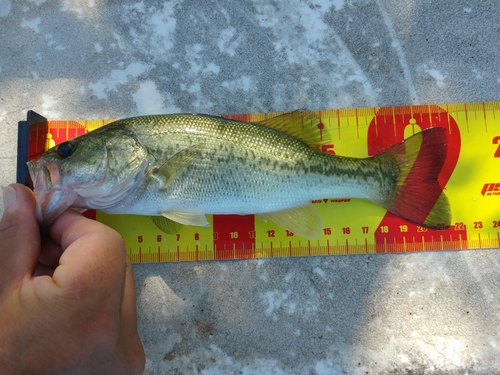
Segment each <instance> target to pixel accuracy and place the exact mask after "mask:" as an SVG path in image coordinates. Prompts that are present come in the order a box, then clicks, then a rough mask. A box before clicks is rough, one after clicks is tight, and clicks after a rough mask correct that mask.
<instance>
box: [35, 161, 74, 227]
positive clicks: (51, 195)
mask: <svg viewBox="0 0 500 375" xmlns="http://www.w3.org/2000/svg"><path fill="white" fill-rule="evenodd" d="M27 164H28V171H29V173H30V176H31V180H32V181H33V192H34V193H35V197H36V219H37V221H38V223H39V224H40V226H42V227H43V228H49V227H50V226H51V225H52V224H53V223H54V221H55V220H56V219H57V218H58V217H59V216H60V215H61V214H62V213H63V212H64V211H66V210H67V209H68V208H69V207H70V206H71V205H72V204H73V203H74V202H75V200H76V198H77V197H78V194H77V193H76V192H75V191H74V190H73V189H72V188H70V187H66V188H62V186H61V183H60V182H61V176H60V173H59V168H58V166H57V165H55V164H53V163H47V162H45V161H43V160H41V159H37V160H33V161H29V162H28V163H27Z"/></svg>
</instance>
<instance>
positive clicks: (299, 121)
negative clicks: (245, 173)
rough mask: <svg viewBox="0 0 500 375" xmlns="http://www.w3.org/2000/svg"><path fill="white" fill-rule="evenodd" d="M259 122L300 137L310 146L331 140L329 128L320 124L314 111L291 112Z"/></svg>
mask: <svg viewBox="0 0 500 375" xmlns="http://www.w3.org/2000/svg"><path fill="white" fill-rule="evenodd" d="M257 123H258V124H260V125H263V126H267V127H268V128H272V129H275V130H278V131H280V132H282V133H285V134H288V135H290V136H292V137H294V138H297V139H300V140H301V141H302V142H304V143H306V144H307V145H308V146H310V147H317V145H319V144H326V143H329V141H330V136H329V133H328V131H327V129H325V128H324V127H322V126H319V124H320V119H319V117H318V116H317V115H316V114H315V113H314V112H313V111H294V112H289V113H285V114H283V115H279V116H275V117H271V118H269V119H266V120H262V121H258V122H257Z"/></svg>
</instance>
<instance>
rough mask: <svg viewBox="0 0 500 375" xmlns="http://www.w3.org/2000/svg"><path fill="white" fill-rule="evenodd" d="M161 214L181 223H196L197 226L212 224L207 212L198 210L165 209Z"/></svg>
mask: <svg viewBox="0 0 500 375" xmlns="http://www.w3.org/2000/svg"><path fill="white" fill-rule="evenodd" d="M160 215H162V216H164V217H166V218H167V219H170V220H172V221H175V222H176V223H180V224H185V225H194V226H197V227H209V226H210V223H209V222H208V221H207V218H206V217H205V214H204V213H203V212H201V211H198V210H179V211H175V210H173V211H164V212H160Z"/></svg>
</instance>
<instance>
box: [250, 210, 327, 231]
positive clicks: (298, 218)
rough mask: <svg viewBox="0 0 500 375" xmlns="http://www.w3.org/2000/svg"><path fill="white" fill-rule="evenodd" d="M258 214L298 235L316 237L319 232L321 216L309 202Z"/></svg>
mask: <svg viewBox="0 0 500 375" xmlns="http://www.w3.org/2000/svg"><path fill="white" fill-rule="evenodd" d="M258 215H259V216H260V217H262V218H263V219H264V220H266V219H269V220H271V221H273V222H275V223H276V224H278V225H279V226H280V227H283V228H285V229H288V230H290V231H292V232H293V233H294V234H296V235H298V236H302V237H305V238H309V239H316V238H318V237H319V236H320V234H321V218H320V217H319V215H318V212H317V211H316V209H315V208H314V207H313V205H312V204H311V203H309V204H306V205H304V206H300V207H295V208H289V209H286V210H282V211H275V212H266V213H259V214H258Z"/></svg>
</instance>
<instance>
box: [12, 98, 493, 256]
mask: <svg viewBox="0 0 500 375" xmlns="http://www.w3.org/2000/svg"><path fill="white" fill-rule="evenodd" d="M315 113H316V114H317V116H318V117H319V118H320V120H321V122H320V124H319V125H318V126H320V127H321V129H322V130H324V131H328V132H329V134H330V137H329V138H330V140H329V142H330V143H328V144H322V146H321V147H322V150H323V151H324V152H330V153H335V154H338V155H344V156H354V157H367V156H372V155H375V154H377V153H379V152H381V151H383V150H385V149H387V148H388V147H390V146H392V145H393V144H395V143H398V142H400V141H402V140H403V139H405V138H407V137H409V136H411V135H412V134H414V133H416V132H418V131H420V130H423V129H426V128H429V127H435V126H439V127H444V128H446V129H447V131H448V132H447V136H448V143H449V146H448V154H447V159H446V162H445V165H444V167H443V170H442V172H441V174H440V176H439V180H440V184H441V185H442V186H445V189H446V195H447V196H448V199H449V201H450V205H451V210H452V220H453V222H452V225H451V226H450V227H449V228H447V229H445V230H440V231H437V230H431V229H427V228H424V227H420V226H417V225H414V224H411V223H408V222H406V221H404V220H403V219H401V218H399V217H396V216H394V215H392V214H391V213H388V212H386V211H385V210H384V209H383V208H381V207H379V206H377V205H375V204H372V203H370V202H367V201H363V200H357V199H349V198H348V197H346V199H328V198H327V197H325V199H323V200H319V201H314V202H313V203H314V206H315V207H316V208H317V210H318V212H319V215H320V216H321V219H322V222H323V228H322V234H321V236H320V238H318V239H316V240H308V239H304V238H301V237H299V236H297V235H294V233H292V232H290V231H287V230H285V229H283V228H281V227H279V226H277V225H275V224H274V223H273V222H271V221H267V222H264V221H263V220H262V219H260V218H259V217H257V216H254V215H248V216H239V215H207V219H208V221H209V222H210V224H211V226H210V227H203V228H201V227H192V226H183V227H182V228H181V229H180V230H179V232H178V233H175V234H173V235H168V234H165V233H163V232H162V231H160V230H159V229H158V228H157V227H156V225H155V224H154V223H153V221H152V220H151V218H149V217H141V216H133V215H106V214H103V213H100V212H93V211H92V212H90V213H89V216H91V217H93V218H95V219H96V220H98V221H101V222H103V223H105V224H107V225H109V226H111V227H113V228H115V229H116V230H117V231H118V232H119V233H120V234H121V235H122V236H123V238H124V239H125V242H126V244H127V247H128V253H129V257H130V259H131V261H132V262H133V263H145V262H172V261H192V260H214V259H241V258H270V257H284V256H313V255H337V254H368V253H370V254H375V253H391V252H415V251H437V250H461V249H482V248H499V247H500V102H489V103H458V104H440V105H418V106H401V107H378V108H354V109H340V110H323V111H315ZM274 115H277V114H249V115H233V116H226V117H228V118H233V119H237V120H242V121H260V120H263V119H266V118H268V117H271V116H274ZM109 122H111V120H85V121H80V120H68V121H60V120H58V121H53V120H47V119H45V118H43V117H42V116H40V115H38V114H36V113H34V112H32V111H30V113H29V114H28V121H22V122H20V132H19V134H20V135H19V140H18V149H19V151H18V159H19V169H18V181H19V182H27V175H26V171H25V168H24V165H25V160H27V159H33V158H36V157H38V155H40V154H41V153H42V152H44V151H45V150H46V149H47V148H49V147H52V146H53V145H55V144H58V143H60V142H62V141H65V140H67V139H69V138H73V137H75V136H77V135H80V134H83V133H85V132H88V131H90V130H93V129H95V128H97V127H99V126H102V125H105V124H106V123H109ZM23 162H24V164H23ZM23 168H24V170H23Z"/></svg>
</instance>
